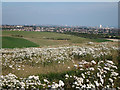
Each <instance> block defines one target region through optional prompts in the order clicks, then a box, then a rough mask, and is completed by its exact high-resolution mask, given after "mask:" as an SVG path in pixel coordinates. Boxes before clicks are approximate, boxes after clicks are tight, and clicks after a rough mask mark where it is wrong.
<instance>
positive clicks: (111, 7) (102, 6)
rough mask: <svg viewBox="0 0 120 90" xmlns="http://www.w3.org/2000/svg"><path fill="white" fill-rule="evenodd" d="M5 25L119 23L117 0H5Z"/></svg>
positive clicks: (3, 7)
mask: <svg viewBox="0 0 120 90" xmlns="http://www.w3.org/2000/svg"><path fill="white" fill-rule="evenodd" d="M2 24H12V25H13V24H15V25H18V24H19V25H24V24H39V25H40V24H44V25H46V24H52V25H79V26H99V25H100V24H102V25H103V26H105V27H106V26H112V27H117V25H118V5H117V2H3V3H2Z"/></svg>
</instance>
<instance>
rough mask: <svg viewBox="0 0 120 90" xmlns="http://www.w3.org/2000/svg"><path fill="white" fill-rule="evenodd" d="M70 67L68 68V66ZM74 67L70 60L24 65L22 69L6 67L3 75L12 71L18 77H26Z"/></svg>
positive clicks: (59, 71)
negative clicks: (48, 63)
mask: <svg viewBox="0 0 120 90" xmlns="http://www.w3.org/2000/svg"><path fill="white" fill-rule="evenodd" d="M75 64H78V61H77V60H76V61H75ZM68 67H70V68H68ZM73 68H74V64H73V62H72V61H66V62H64V64H63V63H60V64H59V63H52V64H50V65H46V66H44V65H42V64H40V65H37V66H30V65H25V67H23V68H22V69H24V70H15V69H14V70H13V69H9V68H6V69H4V70H3V75H7V74H9V73H14V74H15V75H17V76H18V77H27V76H29V75H38V74H48V73H61V72H64V71H69V70H72V69H73Z"/></svg>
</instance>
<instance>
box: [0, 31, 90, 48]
mask: <svg viewBox="0 0 120 90" xmlns="http://www.w3.org/2000/svg"><path fill="white" fill-rule="evenodd" d="M2 34H3V36H12V35H22V36H23V38H25V39H27V40H30V41H32V42H34V43H36V44H38V45H40V46H49V45H63V44H72V43H82V42H86V41H89V40H88V39H85V38H81V37H77V36H73V35H65V34H59V33H53V32H27V31H3V32H2ZM46 38H55V39H59V38H63V39H65V38H68V39H70V40H51V39H46Z"/></svg>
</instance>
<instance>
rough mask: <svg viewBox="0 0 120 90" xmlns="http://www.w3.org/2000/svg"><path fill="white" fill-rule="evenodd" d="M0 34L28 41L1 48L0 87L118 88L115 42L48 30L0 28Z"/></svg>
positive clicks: (117, 56) (116, 45)
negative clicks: (21, 44) (92, 40)
mask: <svg viewBox="0 0 120 90" xmlns="http://www.w3.org/2000/svg"><path fill="white" fill-rule="evenodd" d="M3 37H12V38H15V39H16V38H17V39H18V38H19V39H25V40H28V41H30V45H31V47H27V46H26V47H22V48H12V49H11V48H9V49H8V48H7V49H6V48H3V49H1V51H2V71H3V72H2V73H3V76H2V77H1V80H2V84H0V85H1V86H2V88H7V89H15V88H18V89H19V88H23V89H37V88H39V89H43V88H48V89H51V88H59V89H61V88H65V89H68V88H71V89H78V88H95V89H98V88H99V89H102V88H116V89H120V85H119V83H120V76H119V71H120V66H119V60H120V57H119V55H118V51H119V48H118V43H117V42H101V41H100V42H99V41H94V42H91V40H90V39H87V38H81V37H77V36H73V35H65V34H59V33H51V32H25V31H24V32H23V31H20V32H19V31H3ZM5 41H6V40H5ZM31 42H32V44H31ZM98 42H99V43H98ZM33 43H34V45H38V46H36V47H33V46H32V45H33ZM14 46H15V45H14Z"/></svg>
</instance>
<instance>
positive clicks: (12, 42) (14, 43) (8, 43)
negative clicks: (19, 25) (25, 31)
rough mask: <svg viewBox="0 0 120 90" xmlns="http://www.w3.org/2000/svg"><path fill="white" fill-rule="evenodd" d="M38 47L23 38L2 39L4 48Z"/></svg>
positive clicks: (6, 37)
mask: <svg viewBox="0 0 120 90" xmlns="http://www.w3.org/2000/svg"><path fill="white" fill-rule="evenodd" d="M37 46H38V45H37V44H35V43H33V42H31V41H28V40H26V39H23V38H14V37H8V36H4V37H2V47H3V48H23V47H37Z"/></svg>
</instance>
